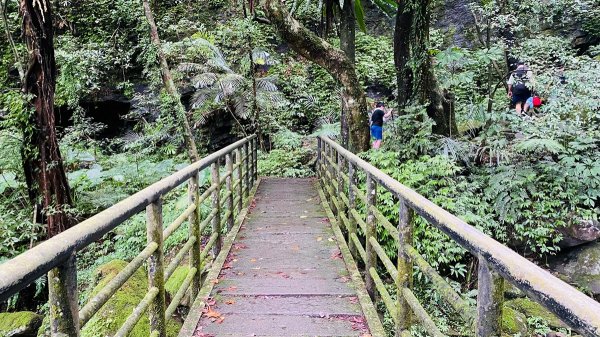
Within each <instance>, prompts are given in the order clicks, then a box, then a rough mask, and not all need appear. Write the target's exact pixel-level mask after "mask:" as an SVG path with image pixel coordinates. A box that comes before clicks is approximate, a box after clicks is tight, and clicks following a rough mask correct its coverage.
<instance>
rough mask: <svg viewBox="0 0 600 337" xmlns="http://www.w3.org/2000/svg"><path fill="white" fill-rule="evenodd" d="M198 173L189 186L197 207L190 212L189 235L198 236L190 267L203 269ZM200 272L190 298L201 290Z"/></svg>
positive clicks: (193, 201) (195, 279)
mask: <svg viewBox="0 0 600 337" xmlns="http://www.w3.org/2000/svg"><path fill="white" fill-rule="evenodd" d="M198 184H199V183H198V173H196V174H195V175H194V176H193V177H192V178H190V181H189V186H188V197H189V201H190V203H191V204H194V205H196V209H195V210H194V211H193V212H192V214H190V217H189V226H188V230H189V236H190V238H191V237H195V238H196V243H195V244H194V246H193V247H192V249H191V250H190V269H192V268H196V269H197V270H201V268H200V263H201V261H200V244H201V242H200V241H201V240H200V203H199V202H198V201H199V200H200V193H199V190H198ZM200 274H201V273H196V275H194V278H193V280H192V284H191V285H190V298H192V299H194V298H196V294H198V291H199V290H200Z"/></svg>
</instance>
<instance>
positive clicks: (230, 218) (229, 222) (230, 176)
mask: <svg viewBox="0 0 600 337" xmlns="http://www.w3.org/2000/svg"><path fill="white" fill-rule="evenodd" d="M225 166H226V167H227V178H225V186H226V189H227V191H228V192H230V193H229V198H227V209H228V210H229V216H228V217H227V231H228V232H229V231H230V230H231V229H232V228H233V217H234V216H235V209H234V207H233V196H234V190H233V188H232V186H233V161H232V160H231V153H228V154H226V155H225Z"/></svg>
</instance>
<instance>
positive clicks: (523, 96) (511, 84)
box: [507, 62, 534, 115]
mask: <svg viewBox="0 0 600 337" xmlns="http://www.w3.org/2000/svg"><path fill="white" fill-rule="evenodd" d="M507 84H508V97H510V99H511V105H512V106H514V107H515V111H516V112H517V114H518V115H521V114H522V113H523V108H524V105H526V102H527V100H528V99H529V98H530V97H532V92H533V84H534V81H533V72H532V71H531V70H530V69H529V67H528V66H527V65H525V63H524V62H519V63H518V66H517V69H516V70H515V71H514V72H513V73H512V74H510V78H509V79H508V83H507ZM525 111H526V110H525Z"/></svg>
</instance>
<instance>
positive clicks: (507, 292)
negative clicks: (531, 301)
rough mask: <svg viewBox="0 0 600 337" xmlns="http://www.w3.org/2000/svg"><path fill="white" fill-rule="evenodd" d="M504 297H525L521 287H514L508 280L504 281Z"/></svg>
mask: <svg viewBox="0 0 600 337" xmlns="http://www.w3.org/2000/svg"><path fill="white" fill-rule="evenodd" d="M504 297H505V298H508V299H513V298H521V297H525V294H524V293H523V292H522V291H521V289H519V288H517V287H515V286H514V285H512V284H511V283H510V282H505V283H504Z"/></svg>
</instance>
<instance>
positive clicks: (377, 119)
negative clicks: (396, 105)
mask: <svg viewBox="0 0 600 337" xmlns="http://www.w3.org/2000/svg"><path fill="white" fill-rule="evenodd" d="M391 114H392V110H390V111H385V104H383V102H377V104H375V110H373V113H372V114H371V137H372V138H373V139H374V141H373V148H374V149H378V148H379V147H380V146H381V141H382V140H383V120H384V119H387V118H389V117H390V115H391Z"/></svg>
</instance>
